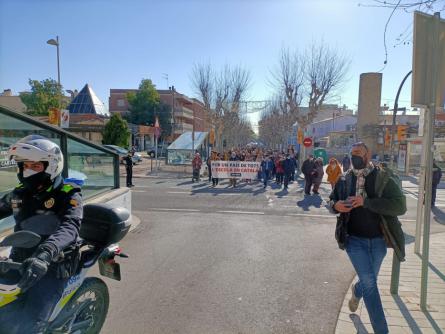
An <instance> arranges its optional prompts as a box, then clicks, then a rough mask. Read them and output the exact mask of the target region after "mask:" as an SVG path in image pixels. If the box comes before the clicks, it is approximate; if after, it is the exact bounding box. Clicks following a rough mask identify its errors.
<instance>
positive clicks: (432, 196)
mask: <svg viewBox="0 0 445 334" xmlns="http://www.w3.org/2000/svg"><path fill="white" fill-rule="evenodd" d="M438 185H439V184H433V186H432V188H431V191H432V193H431V206H435V205H436V194H437V186H438Z"/></svg>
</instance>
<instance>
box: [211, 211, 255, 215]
mask: <svg viewBox="0 0 445 334" xmlns="http://www.w3.org/2000/svg"><path fill="white" fill-rule="evenodd" d="M216 212H217V213H241V214H244V215H264V212H253V211H230V210H223V211H216Z"/></svg>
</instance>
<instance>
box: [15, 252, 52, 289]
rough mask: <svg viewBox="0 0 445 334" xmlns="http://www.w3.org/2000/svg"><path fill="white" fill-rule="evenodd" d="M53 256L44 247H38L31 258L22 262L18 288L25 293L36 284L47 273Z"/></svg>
mask: <svg viewBox="0 0 445 334" xmlns="http://www.w3.org/2000/svg"><path fill="white" fill-rule="evenodd" d="M52 258H53V256H52V254H51V252H50V251H49V250H48V249H46V248H45V247H44V246H43V247H42V246H40V247H39V248H38V249H37V251H36V252H35V253H34V254H33V256H32V257H30V258H28V259H26V260H25V261H23V264H22V268H23V274H22V279H21V280H20V282H19V284H18V287H19V288H20V289H21V290H22V292H25V291H26V290H28V289H29V288H31V287H32V286H33V285H34V284H36V283H37V282H38V281H39V280H40V279H41V278H42V277H43V276H45V274H46V272H47V271H48V267H49V264H50V263H51V260H52Z"/></svg>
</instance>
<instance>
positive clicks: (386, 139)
mask: <svg viewBox="0 0 445 334" xmlns="http://www.w3.org/2000/svg"><path fill="white" fill-rule="evenodd" d="M390 144H391V134H390V132H389V129H388V128H386V129H385V146H386V147H389V145H390Z"/></svg>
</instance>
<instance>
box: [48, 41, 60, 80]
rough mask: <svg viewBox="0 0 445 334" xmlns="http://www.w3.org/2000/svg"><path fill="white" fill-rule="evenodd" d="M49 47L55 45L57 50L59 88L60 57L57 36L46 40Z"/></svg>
mask: <svg viewBox="0 0 445 334" xmlns="http://www.w3.org/2000/svg"><path fill="white" fill-rule="evenodd" d="M46 43H47V44H49V45H55V46H56V48H57V83H58V84H59V87H60V57H59V45H60V43H59V36H56V39H54V38H51V39H50V40H48V41H47V42H46Z"/></svg>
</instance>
